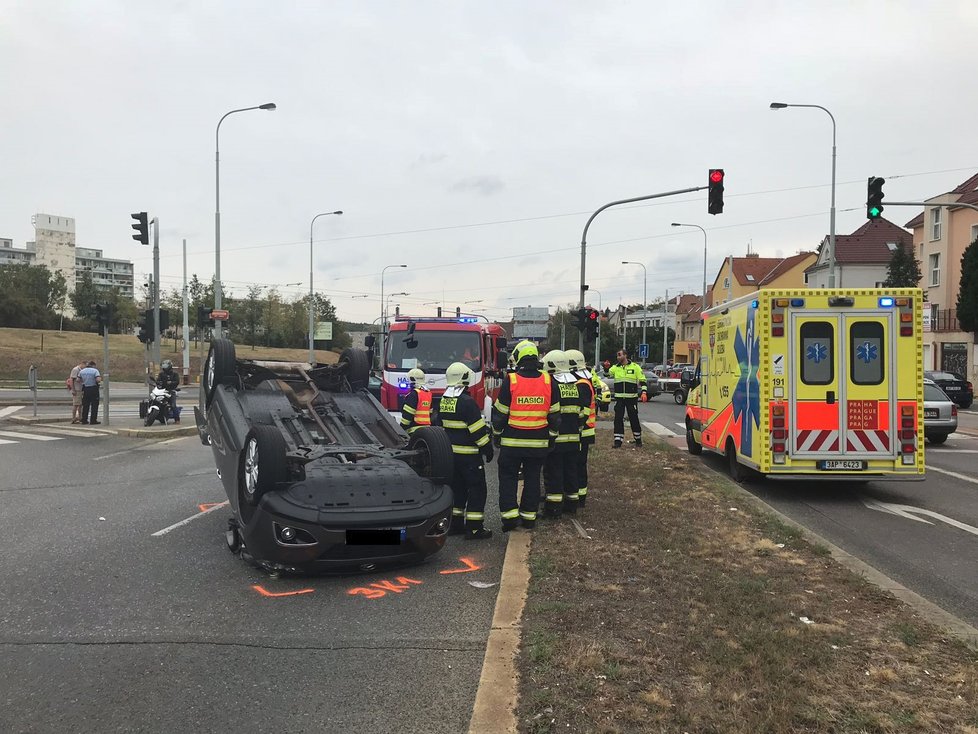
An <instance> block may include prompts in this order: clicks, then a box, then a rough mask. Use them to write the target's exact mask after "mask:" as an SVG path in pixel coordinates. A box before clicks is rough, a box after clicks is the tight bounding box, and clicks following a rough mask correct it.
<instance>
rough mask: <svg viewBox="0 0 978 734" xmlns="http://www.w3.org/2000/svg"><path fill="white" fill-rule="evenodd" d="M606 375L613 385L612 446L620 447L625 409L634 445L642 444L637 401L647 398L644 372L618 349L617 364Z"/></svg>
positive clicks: (626, 353) (623, 434)
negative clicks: (613, 433) (613, 425)
mask: <svg viewBox="0 0 978 734" xmlns="http://www.w3.org/2000/svg"><path fill="white" fill-rule="evenodd" d="M608 376H609V377H611V379H613V380H614V382H615V386H614V388H613V390H614V398H615V442H614V444H613V446H614V448H616V449H620V448H621V444H622V441H623V440H624V439H625V411H626V410H627V411H628V422H629V423H630V424H631V428H632V438H634V439H635V445H636V446H641V445H642V424H641V423H639V420H638V401H639V400H640V399H641V401H642V402H643V403H644V402H645V401H646V400H648V399H649V395H648V385H646V383H645V373H644V372H642V368H641V367H640V366H639V365H637V364H635V363H634V362H632V361H630V360H629V359H628V352H626V351H625V350H624V349H620V350H618V364H616V365H612V367H611V369H609V370H608Z"/></svg>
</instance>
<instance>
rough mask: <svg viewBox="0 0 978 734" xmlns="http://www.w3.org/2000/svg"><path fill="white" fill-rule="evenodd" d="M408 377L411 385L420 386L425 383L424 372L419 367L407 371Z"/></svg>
mask: <svg viewBox="0 0 978 734" xmlns="http://www.w3.org/2000/svg"><path fill="white" fill-rule="evenodd" d="M407 378H408V380H409V381H410V383H411V387H420V386H421V385H422V384H424V372H422V371H421V370H419V369H418V368H417V367H415V368H414V369H412V370H410V371H409V372H408V373H407Z"/></svg>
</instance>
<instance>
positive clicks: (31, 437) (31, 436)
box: [0, 431, 61, 441]
mask: <svg viewBox="0 0 978 734" xmlns="http://www.w3.org/2000/svg"><path fill="white" fill-rule="evenodd" d="M0 436H6V437H7V438H25V439H27V440H28V441H60V440H61V437H60V436H42V435H41V434H40V433H18V432H17V431H0Z"/></svg>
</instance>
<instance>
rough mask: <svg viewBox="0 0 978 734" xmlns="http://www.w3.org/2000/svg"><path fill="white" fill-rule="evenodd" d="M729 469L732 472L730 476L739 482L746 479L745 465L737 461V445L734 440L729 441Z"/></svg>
mask: <svg viewBox="0 0 978 734" xmlns="http://www.w3.org/2000/svg"><path fill="white" fill-rule="evenodd" d="M727 471H728V472H730V478H731V479H733V480H734V481H735V482H737V483H738V484H740V483H741V482H743V481H744V476H745V474H744V467H742V466H741V465H740V462H739V461H737V447H736V446H734V442H733V441H727Z"/></svg>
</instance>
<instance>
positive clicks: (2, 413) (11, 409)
mask: <svg viewBox="0 0 978 734" xmlns="http://www.w3.org/2000/svg"><path fill="white" fill-rule="evenodd" d="M25 407H27V406H25V405H8V406H7V407H6V408H0V418H4V417H6V416H8V415H10V414H12V413H16V412H17V411H18V410H20V409H22V408H25Z"/></svg>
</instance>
